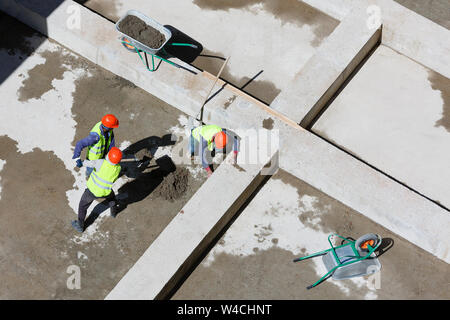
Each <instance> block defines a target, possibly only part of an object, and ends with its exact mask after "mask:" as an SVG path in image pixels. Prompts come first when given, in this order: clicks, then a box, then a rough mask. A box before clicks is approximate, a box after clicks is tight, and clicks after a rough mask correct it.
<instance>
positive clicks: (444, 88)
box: [428, 70, 450, 132]
mask: <svg viewBox="0 0 450 320" xmlns="http://www.w3.org/2000/svg"><path fill="white" fill-rule="evenodd" d="M428 80H429V81H430V83H431V88H433V90H439V91H440V92H441V97H442V100H443V102H444V105H443V110H442V119H440V120H439V121H437V122H436V126H437V127H444V128H445V129H446V130H447V131H448V132H450V79H448V78H446V77H444V76H443V75H441V74H440V73H437V72H434V71H432V70H429V71H428Z"/></svg>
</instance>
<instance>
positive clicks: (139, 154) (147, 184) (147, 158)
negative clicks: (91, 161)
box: [84, 134, 176, 228]
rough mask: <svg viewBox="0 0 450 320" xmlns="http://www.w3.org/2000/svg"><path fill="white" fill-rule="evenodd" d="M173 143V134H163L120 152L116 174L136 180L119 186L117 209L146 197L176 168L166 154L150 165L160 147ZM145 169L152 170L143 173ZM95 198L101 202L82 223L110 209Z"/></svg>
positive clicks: (103, 202) (105, 201)
mask: <svg viewBox="0 0 450 320" xmlns="http://www.w3.org/2000/svg"><path fill="white" fill-rule="evenodd" d="M175 143H176V137H174V136H173V135H171V134H166V135H164V136H162V137H157V136H151V137H148V138H145V139H142V140H139V141H138V142H136V143H133V144H132V145H130V146H129V147H128V148H126V149H124V150H123V151H122V153H123V157H122V159H123V160H122V162H120V166H121V167H122V170H121V172H120V175H119V177H121V176H123V175H125V176H127V177H128V178H134V179H135V180H133V181H131V182H128V183H126V184H125V185H124V186H122V187H121V188H120V189H119V193H118V194H117V195H116V200H117V203H118V212H121V211H123V210H124V209H125V208H126V207H127V206H128V204H130V203H133V202H137V201H140V200H142V199H144V198H145V197H147V196H148V195H149V194H150V193H151V192H152V191H153V190H154V189H155V188H156V187H157V186H158V185H159V184H160V183H161V182H162V180H163V179H164V177H165V176H166V175H168V174H169V173H170V172H172V171H175V169H176V167H175V164H174V163H173V161H172V159H171V158H170V157H168V156H163V157H161V158H159V159H157V160H156V164H154V165H151V166H149V165H150V162H151V160H152V159H153V156H154V154H155V153H156V151H157V150H158V148H159V147H164V146H169V145H174V144H175ZM129 160H131V161H129ZM146 169H152V170H151V171H150V172H146V173H143V171H144V170H146ZM98 200H101V202H100V203H98V204H97V205H96V206H95V207H94V209H93V210H92V212H91V213H90V214H89V216H88V217H87V218H86V221H85V222H84V223H85V226H86V228H87V227H89V226H90V225H91V224H92V223H94V222H95V220H96V219H97V218H98V217H99V216H100V215H101V214H102V213H103V212H105V211H106V210H108V209H109V200H108V199H105V198H100V199H98Z"/></svg>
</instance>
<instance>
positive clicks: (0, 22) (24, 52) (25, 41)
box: [0, 11, 38, 59]
mask: <svg viewBox="0 0 450 320" xmlns="http://www.w3.org/2000/svg"><path fill="white" fill-rule="evenodd" d="M0 34H1V35H2V40H1V41H0V50H1V49H5V50H7V52H8V54H9V55H19V59H21V58H23V57H27V56H29V55H30V54H32V53H33V51H34V46H33V44H32V43H31V42H30V40H29V38H31V37H32V36H34V35H37V34H38V33H37V32H35V31H34V30H33V29H31V28H29V27H28V26H26V25H24V24H21V23H18V21H17V20H16V19H14V18H12V17H10V16H8V15H7V14H5V13H3V12H2V11H0Z"/></svg>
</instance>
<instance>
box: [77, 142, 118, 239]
mask: <svg viewBox="0 0 450 320" xmlns="http://www.w3.org/2000/svg"><path fill="white" fill-rule="evenodd" d="M120 160H122V151H120V149H119V148H116V147H113V148H111V150H110V151H109V152H108V154H107V157H106V158H105V159H97V160H85V161H82V162H81V164H82V166H86V167H90V168H92V169H93V170H92V173H91V175H90V176H89V180H88V181H87V184H86V186H87V188H86V190H84V193H83V195H82V196H81V200H80V204H79V205H78V220H75V221H72V226H73V227H74V228H75V230H77V231H78V232H83V231H84V229H85V225H84V222H85V218H86V213H87V210H88V208H89V206H90V205H91V204H92V202H93V201H94V200H95V199H99V198H106V200H107V201H108V203H109V208H110V210H111V216H112V217H116V215H117V213H118V211H119V205H118V203H117V200H116V195H115V193H114V190H113V189H112V186H113V184H114V182H116V180H117V179H118V178H119V175H120V170H121V167H120V164H119V162H120Z"/></svg>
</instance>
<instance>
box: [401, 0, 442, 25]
mask: <svg viewBox="0 0 450 320" xmlns="http://www.w3.org/2000/svg"><path fill="white" fill-rule="evenodd" d="M394 1H395V2H398V3H400V4H401V5H403V6H405V7H406V8H408V9H410V10H412V11H415V12H416V13H418V14H420V15H422V16H424V17H425V18H428V19H430V20H432V21H434V22H436V23H437V24H440V25H441V26H443V27H444V28H447V29H450V2H449V1H448V0H420V1H417V0H394Z"/></svg>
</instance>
